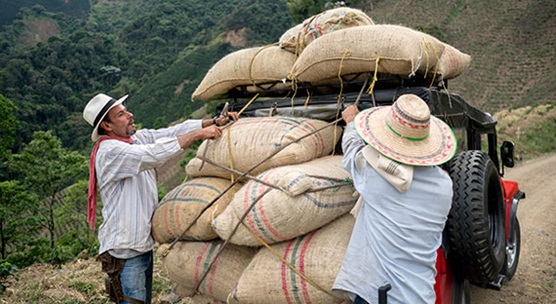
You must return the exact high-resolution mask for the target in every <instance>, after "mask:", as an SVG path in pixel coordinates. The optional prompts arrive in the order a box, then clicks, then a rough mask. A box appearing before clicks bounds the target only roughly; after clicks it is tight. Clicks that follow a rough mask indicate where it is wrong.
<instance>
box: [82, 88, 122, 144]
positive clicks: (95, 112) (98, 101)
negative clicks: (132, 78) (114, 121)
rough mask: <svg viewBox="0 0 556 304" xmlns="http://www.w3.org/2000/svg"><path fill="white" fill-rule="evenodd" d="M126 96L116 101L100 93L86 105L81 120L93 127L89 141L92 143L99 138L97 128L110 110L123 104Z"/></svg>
mask: <svg viewBox="0 0 556 304" xmlns="http://www.w3.org/2000/svg"><path fill="white" fill-rule="evenodd" d="M127 96H128V95H125V96H124V97H122V98H120V99H118V100H116V99H114V98H112V97H110V96H108V95H106V94H102V93H100V94H97V95H96V96H95V97H93V98H92V99H91V100H90V101H89V102H88V103H87V105H86V106H85V110H83V118H85V120H86V121H87V122H88V123H89V124H90V125H91V126H93V133H92V134H91V139H92V140H93V141H96V140H97V139H99V137H100V135H99V134H98V126H99V125H100V122H101V121H102V120H103V119H104V116H106V114H108V112H109V111H110V109H112V108H113V107H115V106H117V105H119V104H121V103H122V102H124V100H126V98H127Z"/></svg>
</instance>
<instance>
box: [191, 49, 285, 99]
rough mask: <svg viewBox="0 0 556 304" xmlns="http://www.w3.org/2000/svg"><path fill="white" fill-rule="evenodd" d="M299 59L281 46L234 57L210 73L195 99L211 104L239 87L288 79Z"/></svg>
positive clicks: (221, 60) (227, 57) (247, 52)
mask: <svg viewBox="0 0 556 304" xmlns="http://www.w3.org/2000/svg"><path fill="white" fill-rule="evenodd" d="M294 61H295V55H293V54H292V53H290V52H287V51H285V50H283V49H282V48H280V47H279V46H269V47H254V48H247V49H243V50H239V51H236V52H233V53H230V54H228V55H226V56H224V57H223V58H222V59H220V60H219V61H218V62H217V63H216V64H215V65H214V66H213V67H212V68H210V70H209V71H208V72H207V74H206V75H205V77H204V78H203V80H202V81H201V83H200V84H199V86H198V87H197V89H195V92H193V95H192V98H198V99H201V100H209V99H212V98H218V97H219V96H222V95H224V94H226V93H228V91H230V89H232V88H234V87H236V86H239V85H253V84H264V83H269V82H274V81H281V80H282V79H285V78H286V77H287V76H288V75H289V73H290V71H291V67H292V66H293V63H294Z"/></svg>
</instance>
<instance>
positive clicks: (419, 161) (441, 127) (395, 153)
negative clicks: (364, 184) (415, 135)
mask: <svg viewBox="0 0 556 304" xmlns="http://www.w3.org/2000/svg"><path fill="white" fill-rule="evenodd" d="M389 112H390V106H384V107H375V108H370V109H367V110H364V111H362V112H360V113H359V114H358V115H357V116H356V117H355V121H354V122H355V129H356V131H357V133H358V134H359V136H361V138H362V139H363V140H364V141H365V142H366V143H367V144H369V145H370V146H372V147H373V148H375V149H376V150H377V151H378V152H380V153H381V154H382V155H384V156H386V157H388V158H390V159H393V160H395V161H397V162H400V163H403V164H407V165H412V166H433V165H440V164H443V163H445V162H447V161H449V160H450V159H451V158H452V157H454V155H455V153H456V149H457V139H456V137H455V135H454V132H453V131H452V129H451V128H450V127H449V126H448V125H447V124H446V123H445V122H443V121H442V120H440V119H438V118H436V117H434V116H432V115H431V117H430V128H429V131H430V133H429V136H427V138H425V139H423V140H419V141H415V140H410V139H407V138H403V137H401V136H399V135H396V134H395V133H394V132H393V131H392V130H391V129H390V128H388V126H387V124H386V116H387V115H389Z"/></svg>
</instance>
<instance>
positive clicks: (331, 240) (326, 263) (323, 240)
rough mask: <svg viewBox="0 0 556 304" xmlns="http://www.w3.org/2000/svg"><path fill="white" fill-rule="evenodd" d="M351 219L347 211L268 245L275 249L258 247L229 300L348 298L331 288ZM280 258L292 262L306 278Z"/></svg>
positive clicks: (323, 303) (331, 300)
mask: <svg viewBox="0 0 556 304" xmlns="http://www.w3.org/2000/svg"><path fill="white" fill-rule="evenodd" d="M354 222H355V221H354V218H353V217H352V216H351V215H349V214H348V215H345V216H342V217H340V218H339V219H337V220H335V221H333V222H332V223H330V224H328V225H326V226H324V227H322V228H321V229H318V230H315V231H312V232H310V233H308V234H306V235H304V236H302V237H299V238H296V239H293V240H291V241H288V242H283V243H280V244H275V245H272V246H271V247H270V248H272V250H273V251H274V252H275V253H273V252H272V251H271V250H269V249H267V248H261V250H260V251H259V252H258V253H257V255H255V257H254V258H253V259H252V261H251V263H249V266H247V268H246V269H245V270H244V271H243V274H242V275H241V277H240V279H239V281H238V282H237V287H236V288H235V290H234V292H233V294H232V297H231V299H232V300H233V301H230V303H253V304H254V303H274V304H281V303H284V304H286V303H319V304H328V303H342V302H343V301H347V300H348V299H347V297H346V296H345V295H343V294H340V293H332V292H331V291H330V290H331V289H332V285H333V284H334V280H335V278H336V275H337V274H338V271H339V270H340V267H341V264H342V261H343V259H344V255H345V252H346V249H347V245H348V242H349V239H350V236H351V232H352V229H353V225H354ZM276 254H277V255H278V256H277V255H276ZM280 258H283V259H284V260H286V261H287V262H288V263H290V264H291V265H293V266H294V267H295V269H297V270H298V271H299V272H300V273H302V274H303V275H305V277H306V278H307V280H306V279H304V278H303V277H301V276H300V275H298V274H297V273H296V272H295V271H294V270H292V269H291V268H290V267H288V265H287V264H285V263H283V262H282V260H281V259H280ZM309 281H311V282H313V283H314V284H315V285H316V286H319V287H320V288H318V287H315V286H314V285H313V284H311V283H309ZM321 289H322V290H326V291H328V292H330V293H332V294H334V295H335V296H331V295H329V294H328V293H326V292H324V291H322V290H321ZM346 303H349V302H346Z"/></svg>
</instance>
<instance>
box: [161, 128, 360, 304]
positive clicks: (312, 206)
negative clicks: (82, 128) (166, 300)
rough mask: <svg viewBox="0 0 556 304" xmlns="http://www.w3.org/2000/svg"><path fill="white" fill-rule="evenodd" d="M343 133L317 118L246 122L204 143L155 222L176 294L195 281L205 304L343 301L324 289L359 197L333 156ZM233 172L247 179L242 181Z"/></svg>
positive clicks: (334, 271)
mask: <svg viewBox="0 0 556 304" xmlns="http://www.w3.org/2000/svg"><path fill="white" fill-rule="evenodd" d="M341 132H342V130H341V127H338V126H336V125H334V124H330V123H327V122H324V121H320V120H315V119H306V118H291V117H265V118H242V119H240V120H238V121H237V122H235V123H234V124H232V125H231V126H229V127H227V128H226V129H225V130H224V132H223V134H222V136H221V137H220V138H219V139H217V140H214V141H205V142H203V143H202V144H201V146H200V147H199V149H198V151H197V156H196V157H195V158H194V159H192V160H191V161H190V162H189V163H188V165H187V167H186V171H187V175H188V177H189V178H190V179H189V180H187V181H186V182H184V183H183V184H182V185H180V186H178V187H176V188H175V189H173V190H172V191H170V192H169V193H168V194H167V195H166V196H165V197H164V198H163V200H162V201H161V202H160V204H159V205H158V206H157V208H156V210H155V213H154V215H153V220H152V225H153V231H152V232H153V236H154V238H155V240H156V241H157V242H158V243H160V244H161V246H160V247H159V249H158V256H159V257H160V258H161V260H162V263H163V265H164V267H165V268H166V270H167V272H168V276H169V278H170V279H171V280H172V282H174V283H175V284H176V285H177V286H178V289H177V290H178V293H179V294H180V295H182V296H191V295H193V294H194V289H195V287H196V286H197V284H198V282H201V283H200V284H199V286H198V288H197V290H198V292H199V294H201V295H204V296H205V297H206V298H202V299H201V300H200V301H201V303H203V302H202V301H209V302H213V301H217V302H218V301H219V302H229V303H235V302H239V303H288V302H290V301H291V300H292V299H298V300H299V301H301V302H313V303H339V302H341V301H342V300H343V299H344V298H343V297H342V296H340V295H332V293H331V292H330V289H331V287H332V284H333V282H334V279H335V277H336V274H337V273H338V271H339V268H340V265H341V262H342V260H343V257H344V253H345V250H346V247H347V243H348V240H349V238H350V234H351V230H352V228H353V222H354V219H353V217H352V216H351V215H349V214H348V213H349V211H350V210H351V209H352V208H353V206H354V204H355V200H356V198H355V197H354V196H353V193H354V188H353V184H352V181H351V178H350V174H349V173H348V172H347V171H346V170H344V169H343V167H342V156H341V155H333V154H334V153H333V151H334V148H335V146H336V145H337V143H338V141H339V139H340V137H341ZM276 151H279V152H278V153H276ZM274 154H275V155H274ZM271 155H274V156H272V157H270V158H269V156H271ZM203 160H205V162H203ZM225 168H232V169H233V170H226V169H225ZM231 171H232V172H231ZM233 172H236V173H233ZM239 172H243V173H245V172H249V174H248V175H249V176H248V177H244V178H242V179H239V180H238V177H240V175H241V173H239ZM245 176H247V175H245ZM232 181H236V182H235V184H234V185H233V186H232V187H230V185H232V184H233V182H232ZM223 193H224V194H223ZM219 196H220V197H219ZM218 197H219V198H218ZM216 198H218V199H216ZM215 199H216V200H215ZM213 201H214V203H213ZM211 203H212V205H211V206H210V207H208V208H206V210H205V211H204V212H203V214H202V216H200V217H199V218H198V220H197V221H196V222H195V224H194V225H193V226H191V228H190V229H188V230H187V231H185V230H186V228H187V227H188V225H190V224H191V223H192V222H193V220H194V219H195V218H196V217H197V215H198V214H199V213H200V212H201V211H202V210H203V209H205V207H206V206H207V205H209V204H211ZM251 207H252V209H251ZM242 218H244V219H243V221H241V222H240V219H242ZM184 232H185V233H184ZM176 239H178V240H179V241H178V242H176V243H175V244H174V245H173V246H172V247H171V248H170V244H171V243H172V242H173V241H174V240H176ZM225 240H228V241H229V242H228V243H227V244H226V245H225V246H224V241H225ZM221 246H224V247H223V250H222V251H221V253H220V254H218V252H219V251H220V249H221ZM282 259H283V260H282ZM288 263H289V264H290V265H288ZM211 264H212V265H211ZM296 272H299V273H300V274H297V273H296ZM196 298H197V301H199V300H198V296H196V297H194V299H193V300H194V301H195V299H196ZM207 298H208V299H207Z"/></svg>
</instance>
